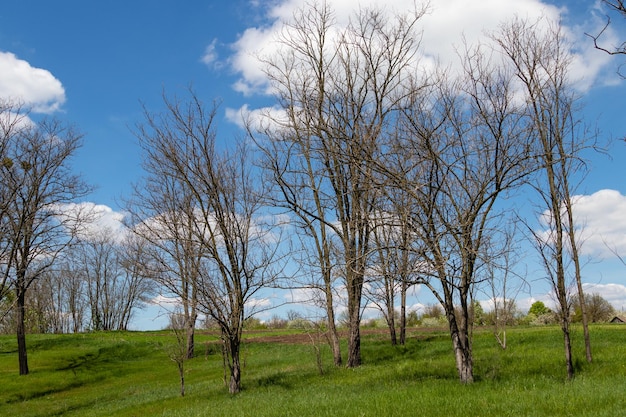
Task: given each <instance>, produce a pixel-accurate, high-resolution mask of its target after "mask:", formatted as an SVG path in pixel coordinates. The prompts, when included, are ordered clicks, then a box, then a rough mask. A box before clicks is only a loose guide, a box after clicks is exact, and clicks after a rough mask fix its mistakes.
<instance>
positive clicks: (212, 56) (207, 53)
mask: <svg viewBox="0 0 626 417" xmlns="http://www.w3.org/2000/svg"><path fill="white" fill-rule="evenodd" d="M216 46H217V39H213V41H211V43H210V44H208V45H207V47H206V48H205V49H204V54H203V55H202V58H200V60H201V61H202V62H203V63H204V64H205V65H206V66H208V67H213V66H214V65H216V63H217V60H218V54H217V48H216Z"/></svg>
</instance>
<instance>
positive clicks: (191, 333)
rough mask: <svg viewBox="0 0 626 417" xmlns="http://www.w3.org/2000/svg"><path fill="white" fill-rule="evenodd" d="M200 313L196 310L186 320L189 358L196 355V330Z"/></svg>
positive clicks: (187, 356) (187, 355)
mask: <svg viewBox="0 0 626 417" xmlns="http://www.w3.org/2000/svg"><path fill="white" fill-rule="evenodd" d="M197 316H198V314H197V313H196V312H195V311H194V312H193V313H192V314H191V315H190V316H189V317H188V319H187V321H186V323H185V324H186V334H187V354H186V358H187V359H193V357H194V356H195V348H196V343H195V330H196V319H197Z"/></svg>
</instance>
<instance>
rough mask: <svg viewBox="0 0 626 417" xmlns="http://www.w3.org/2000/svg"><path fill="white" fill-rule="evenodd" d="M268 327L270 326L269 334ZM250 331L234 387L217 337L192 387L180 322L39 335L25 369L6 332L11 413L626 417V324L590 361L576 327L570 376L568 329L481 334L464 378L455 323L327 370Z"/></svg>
mask: <svg viewBox="0 0 626 417" xmlns="http://www.w3.org/2000/svg"><path fill="white" fill-rule="evenodd" d="M261 336H263V337H262V338H261ZM266 336H268V334H258V333H257V334H248V335H247V342H246V344H245V345H244V350H243V359H244V370H243V392H242V393H240V394H239V395H236V396H231V395H229V394H228V393H227V390H226V388H225V387H224V385H223V382H222V378H223V370H222V360H221V355H220V354H219V352H218V350H217V348H216V345H215V343H214V342H215V340H216V339H215V337H212V336H210V335H200V336H199V337H198V345H197V357H196V358H195V359H193V360H190V361H187V362H185V370H186V373H185V378H186V396H185V397H184V398H181V397H180V394H179V388H180V386H179V381H178V371H177V368H176V364H175V363H174V362H172V361H170V360H169V358H168V356H167V353H166V350H167V345H168V344H170V343H173V336H172V335H170V334H169V333H168V332H166V331H163V332H112V333H89V334H78V335H31V336H29V337H28V339H27V343H28V346H29V352H28V353H29V364H30V369H31V373H30V375H27V376H22V377H20V376H18V367H17V351H16V349H17V348H16V343H15V341H14V337H13V336H0V416H23V417H26V416H57V415H67V416H141V417H149V416H299V417H303V416H464V417H466V416H594V417H598V416H607V417H608V416H611V417H614V416H620V415H626V396H625V395H624V393H625V392H626V326H624V327H622V326H620V325H599V326H594V327H592V328H591V336H592V343H593V349H594V362H593V363H592V364H588V363H586V361H585V360H584V351H583V346H582V331H581V330H580V329H578V328H575V330H574V335H573V336H574V343H575V352H574V353H575V358H576V367H577V376H576V378H575V379H574V380H573V381H569V382H568V381H566V380H565V366H564V361H563V348H562V337H561V334H560V330H559V329H558V328H556V327H535V328H515V329H510V330H509V333H508V348H507V350H505V351H503V350H501V349H500V348H499V347H498V345H497V343H496V342H495V339H494V337H493V336H492V335H491V334H490V333H489V331H488V330H479V331H477V332H476V334H475V339H474V340H475V342H474V357H475V376H476V382H475V383H474V384H472V385H469V386H463V385H461V384H460V383H459V382H458V380H457V376H456V370H455V367H454V360H453V357H452V352H451V343H450V340H449V336H448V335H447V333H446V332H445V331H432V330H431V331H420V330H417V329H414V330H411V331H410V332H409V338H408V342H407V344H406V346H403V347H392V346H390V344H389V343H388V342H387V339H386V338H385V337H384V335H381V334H372V335H365V336H364V337H363V342H362V353H363V362H364V364H363V365H362V366H361V367H359V368H357V369H346V368H334V367H333V366H332V360H331V357H330V352H329V350H328V349H327V348H326V347H324V352H323V354H324V356H323V363H324V371H325V372H324V374H323V375H320V373H319V371H318V367H317V364H316V356H315V353H314V349H313V346H312V345H311V344H310V343H281V342H277V341H273V342H272V341H267V337H266Z"/></svg>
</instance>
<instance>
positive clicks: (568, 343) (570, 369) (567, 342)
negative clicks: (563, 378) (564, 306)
mask: <svg viewBox="0 0 626 417" xmlns="http://www.w3.org/2000/svg"><path fill="white" fill-rule="evenodd" d="M561 329H562V330H563V343H564V348H565V364H566V366H567V379H573V378H574V362H573V360H572V340H571V337H570V331H569V318H567V317H565V316H564V317H562V318H561Z"/></svg>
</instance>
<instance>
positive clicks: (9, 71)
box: [0, 51, 65, 113]
mask: <svg viewBox="0 0 626 417" xmlns="http://www.w3.org/2000/svg"><path fill="white" fill-rule="evenodd" d="M0 97H5V98H11V99H15V100H21V101H23V102H24V103H25V104H27V105H29V106H31V107H32V110H33V111H34V112H36V113H53V112H55V111H57V110H59V109H60V108H61V106H62V105H63V103H65V89H64V88H63V85H62V84H61V81H59V80H58V79H56V78H55V77H54V75H52V74H51V73H50V71H48V70H45V69H41V68H35V67H32V66H31V65H30V64H29V63H28V62H27V61H24V60H22V59H19V58H17V57H16V56H15V55H14V54H12V53H10V52H1V51H0Z"/></svg>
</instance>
